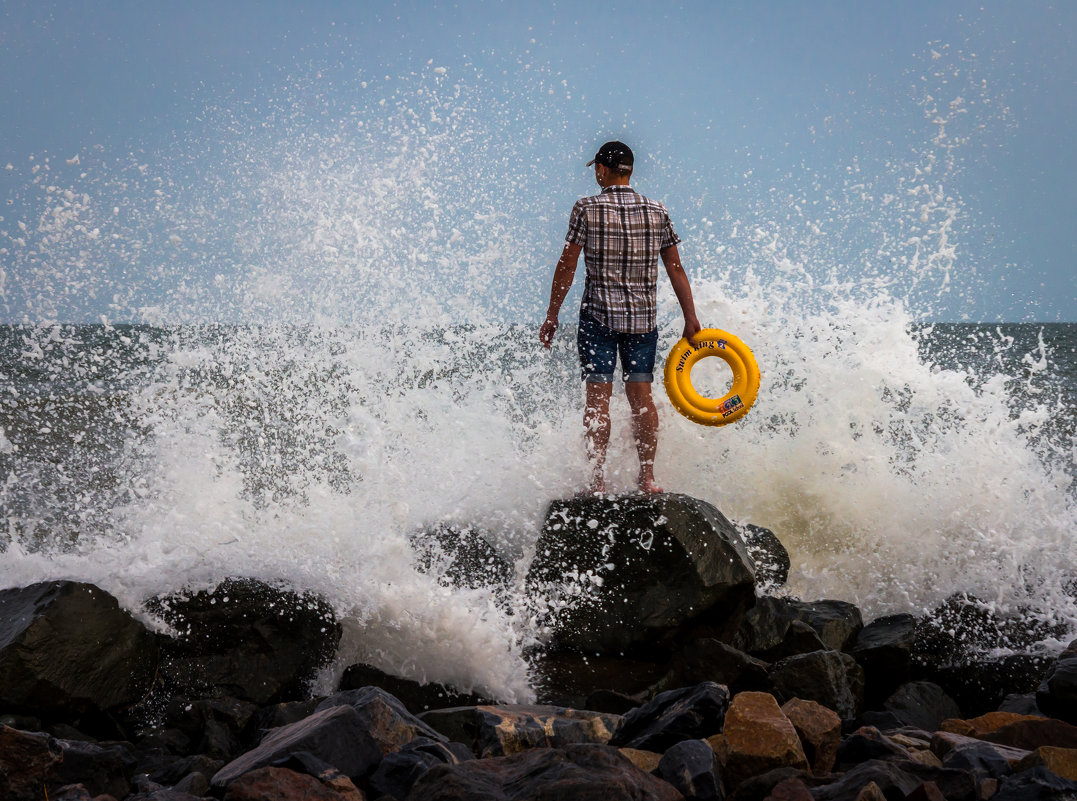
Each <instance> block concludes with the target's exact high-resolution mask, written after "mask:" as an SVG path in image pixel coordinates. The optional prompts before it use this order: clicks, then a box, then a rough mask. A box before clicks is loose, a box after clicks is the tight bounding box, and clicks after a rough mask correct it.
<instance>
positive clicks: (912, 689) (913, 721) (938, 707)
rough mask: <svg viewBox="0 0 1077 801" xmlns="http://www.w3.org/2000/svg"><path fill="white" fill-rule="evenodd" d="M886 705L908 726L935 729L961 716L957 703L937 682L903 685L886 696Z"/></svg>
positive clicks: (914, 682)
mask: <svg viewBox="0 0 1077 801" xmlns="http://www.w3.org/2000/svg"><path fill="white" fill-rule="evenodd" d="M883 708H884V709H885V710H886V711H887V712H891V713H893V714H894V716H895V717H897V719H898V720H899V721H901V723H902V725H904V726H913V727H915V728H918V729H923V730H924V731H935V730H937V729H938V728H939V726H940V725H941V724H942V722H943V721H944V720H946V719H947V718H956V717H959V716H960V715H961V710H960V709H958V707H957V703H956V702H955V701H954V699H953V698H951V697H950V696H948V695H947V694H946V692H945V691H944V690H943V689H942V687H940V686H939V685H937V684H934V683H932V682H930V681H913V682H909V683H907V684H903V685H901V686H900V687H899V688H898V689H897V690H895V691H894V694H893V695H891V696H890V697H889V698H887V699H886V703H885V704H883Z"/></svg>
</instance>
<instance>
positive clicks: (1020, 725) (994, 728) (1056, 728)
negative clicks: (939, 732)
mask: <svg viewBox="0 0 1077 801" xmlns="http://www.w3.org/2000/svg"><path fill="white" fill-rule="evenodd" d="M942 729H943V730H945V731H949V732H954V733H956V734H964V735H967V736H970V737H975V738H977V739H980V740H987V741H988V742H992V743H999V744H1000V745H1008V746H1012V747H1014V748H1023V749H1025V750H1026V751H1032V750H1035V749H1036V748H1039V747H1040V746H1041V745H1054V746H1058V747H1060V748H1077V726H1073V725H1071V724H1069V723H1065V722H1064V721H1061V720H1055V719H1054V718H1041V717H1038V716H1033V715H1015V714H1013V713H1010V712H989V713H988V714H986V715H981V716H980V717H978V718H973V719H971V720H967V721H960V720H957V721H955V720H947V721H945V722H944V723H943V725H942Z"/></svg>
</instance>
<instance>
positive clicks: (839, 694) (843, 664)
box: [770, 651, 864, 718]
mask: <svg viewBox="0 0 1077 801" xmlns="http://www.w3.org/2000/svg"><path fill="white" fill-rule="evenodd" d="M770 680H771V682H773V685H774V694H775V695H776V696H777V697H778V699H779V700H780V701H782V702H785V701H789V700H791V699H793V698H804V699H807V700H809V701H815V702H817V703H820V704H822V705H823V706H825V707H827V708H829V709H833V710H834V711H835V712H837V713H838V714H839V715H841V716H842V717H843V718H854V717H856V716H857V714H858V713H859V712H860V708H861V706H862V704H863V699H864V672H863V670H861V668H860V665H858V664H857V663H856V660H855V659H853V658H852V657H851V656H849V655H848V654H842V653H838V652H837V651H814V652H812V653H810V654H798V655H797V656H790V657H787V658H786V659H783V660H781V661H780V662H778V663H776V664H774V665H771V669H770Z"/></svg>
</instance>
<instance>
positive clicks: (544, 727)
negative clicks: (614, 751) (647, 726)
mask: <svg viewBox="0 0 1077 801" xmlns="http://www.w3.org/2000/svg"><path fill="white" fill-rule="evenodd" d="M420 720H422V722H423V723H424V724H426V725H428V726H430V727H431V728H433V729H435V730H436V731H437V732H439V733H440V734H441V735H443V736H444V737H446V738H448V739H449V740H453V741H456V742H459V743H463V744H464V745H466V746H467V747H468V748H470V749H471V750H472V751H473V752H474V753H475V754H477V755H479V756H480V757H484V758H485V757H492V756H505V755H507V754H515V753H517V752H518V751H525V750H527V749H529V748H557V747H559V746H563V745H569V744H570V743H600V744H603V743H607V742H609V739H610V737H611V735H612V734H613V732H614V730H615V729H616V728H617V727H618V726H619V725H620V724H621V721H622V718H621V716H620V715H611V714H606V713H603V712H594V711H591V710H587V709H565V708H561V707H556V706H540V705H531V704H505V705H501V706H473V707H458V708H454V709H434V710H431V711H429V712H424V713H423V714H422V715H421V716H420Z"/></svg>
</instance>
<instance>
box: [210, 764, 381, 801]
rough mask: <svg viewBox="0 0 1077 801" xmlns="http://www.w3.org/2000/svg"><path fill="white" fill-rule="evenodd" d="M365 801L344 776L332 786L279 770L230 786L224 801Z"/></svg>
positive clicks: (262, 770) (260, 770) (263, 771)
mask: <svg viewBox="0 0 1077 801" xmlns="http://www.w3.org/2000/svg"><path fill="white" fill-rule="evenodd" d="M269 798H272V799H273V801H366V796H365V795H363V793H361V792H360V791H359V790H358V788H356V786H355V785H354V784H353V783H352V782H351V780H350V779H348V778H347V777H345V776H340V777H337V778H336V780H335V781H334V782H332V783H329V782H325V781H323V780H321V779H319V778H317V777H315V776H310V775H308V774H305V773H296V772H295V771H294V770H288V769H287V768H278V767H264V768H258V769H256V770H252V771H251V772H250V773H247V774H245V775H243V776H240V777H239V778H237V779H236V780H235V781H234V782H232V783H231V784H230V785H229V786H228V791H227V792H226V793H225V794H224V801H266V799H269Z"/></svg>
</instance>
